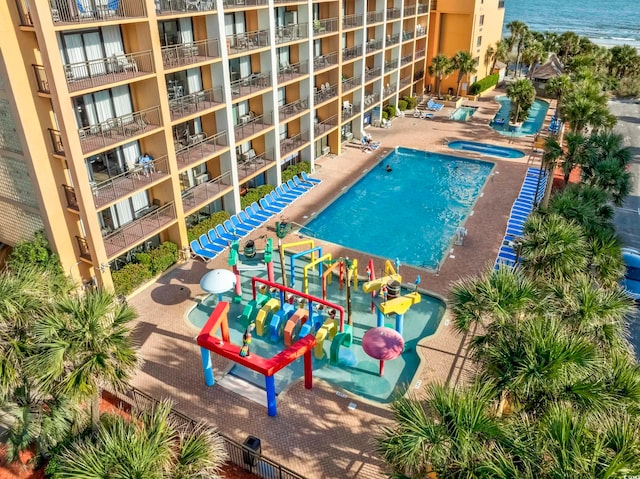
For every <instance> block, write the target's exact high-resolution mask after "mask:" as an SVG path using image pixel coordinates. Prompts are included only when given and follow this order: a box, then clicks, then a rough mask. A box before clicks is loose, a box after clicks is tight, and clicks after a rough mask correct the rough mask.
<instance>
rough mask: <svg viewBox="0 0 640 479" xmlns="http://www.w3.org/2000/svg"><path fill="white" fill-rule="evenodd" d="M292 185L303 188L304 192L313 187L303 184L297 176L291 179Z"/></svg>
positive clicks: (309, 184)
mask: <svg viewBox="0 0 640 479" xmlns="http://www.w3.org/2000/svg"><path fill="white" fill-rule="evenodd" d="M293 184H294V185H296V186H297V187H298V188H304V189H306V190H310V189H311V188H313V187H314V186H315V185H314V184H312V183H303V182H302V180H301V179H300V177H299V176H297V175H296V176H294V177H293Z"/></svg>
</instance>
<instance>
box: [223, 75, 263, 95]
mask: <svg viewBox="0 0 640 479" xmlns="http://www.w3.org/2000/svg"><path fill="white" fill-rule="evenodd" d="M270 86H271V73H270V72H263V73H252V74H250V75H249V76H247V77H244V78H240V80H236V81H234V82H231V98H240V97H242V96H246V95H251V94H253V93H255V92H257V91H261V90H264V89H265V88H269V87H270Z"/></svg>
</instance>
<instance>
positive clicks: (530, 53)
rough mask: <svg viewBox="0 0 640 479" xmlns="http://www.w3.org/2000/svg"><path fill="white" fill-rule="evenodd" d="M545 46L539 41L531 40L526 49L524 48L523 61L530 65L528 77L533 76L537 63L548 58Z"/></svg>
mask: <svg viewBox="0 0 640 479" xmlns="http://www.w3.org/2000/svg"><path fill="white" fill-rule="evenodd" d="M546 56H547V55H546V52H545V50H544V46H543V45H542V43H541V42H539V41H535V40H533V41H529V42H528V44H527V46H526V47H525V49H524V50H522V63H526V64H527V65H528V66H529V74H528V75H527V78H529V79H532V78H533V71H534V70H535V67H536V65H538V63H540V62H541V61H542V60H544V59H545V58H546Z"/></svg>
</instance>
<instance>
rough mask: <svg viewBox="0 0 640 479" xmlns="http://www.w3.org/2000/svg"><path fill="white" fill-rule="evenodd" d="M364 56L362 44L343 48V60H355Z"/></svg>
mask: <svg viewBox="0 0 640 479" xmlns="http://www.w3.org/2000/svg"><path fill="white" fill-rule="evenodd" d="M361 56H362V45H358V46H357V47H349V48H343V49H342V61H347V60H354V59H356V58H360V57H361Z"/></svg>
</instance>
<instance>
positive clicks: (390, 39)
mask: <svg viewBox="0 0 640 479" xmlns="http://www.w3.org/2000/svg"><path fill="white" fill-rule="evenodd" d="M398 43H400V34H399V33H394V34H393V35H387V46H389V45H397V44H398Z"/></svg>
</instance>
